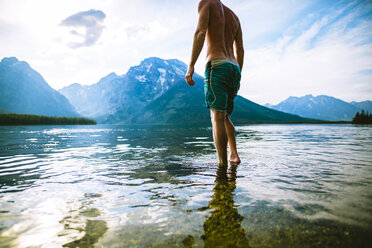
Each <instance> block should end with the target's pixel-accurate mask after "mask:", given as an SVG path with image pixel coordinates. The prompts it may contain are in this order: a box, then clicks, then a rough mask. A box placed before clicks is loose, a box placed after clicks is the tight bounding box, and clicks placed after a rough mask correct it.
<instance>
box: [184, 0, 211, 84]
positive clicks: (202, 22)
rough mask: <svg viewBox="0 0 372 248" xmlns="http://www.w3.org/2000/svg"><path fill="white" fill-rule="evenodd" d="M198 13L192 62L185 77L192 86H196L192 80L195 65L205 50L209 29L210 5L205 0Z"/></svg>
mask: <svg viewBox="0 0 372 248" xmlns="http://www.w3.org/2000/svg"><path fill="white" fill-rule="evenodd" d="M198 12H199V21H198V26H197V28H196V31H195V34H194V41H193V44H192V53H191V61H190V64H189V67H188V69H187V73H186V76H185V79H186V82H187V83H188V84H189V85H190V86H193V85H194V84H195V82H194V80H192V75H193V74H194V65H195V63H196V61H197V60H198V57H199V55H200V52H201V50H202V49H203V45H204V41H205V36H206V33H207V29H208V23H209V3H208V2H207V1H205V0H202V1H200V3H199V7H198Z"/></svg>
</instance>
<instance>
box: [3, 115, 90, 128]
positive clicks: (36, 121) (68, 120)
mask: <svg viewBox="0 0 372 248" xmlns="http://www.w3.org/2000/svg"><path fill="white" fill-rule="evenodd" d="M96 124H97V123H96V121H95V120H93V119H88V118H83V117H56V116H43V115H22V114H0V125H1V126H12V125H96Z"/></svg>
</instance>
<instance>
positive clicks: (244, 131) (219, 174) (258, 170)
mask: <svg viewBox="0 0 372 248" xmlns="http://www.w3.org/2000/svg"><path fill="white" fill-rule="evenodd" d="M237 143H238V150H239V152H240V157H241V159H242V163H241V164H240V165H239V166H238V167H237V168H232V167H230V168H224V167H220V168H218V166H217V164H216V161H217V158H216V154H215V150H214V146H213V140H212V133H211V128H210V127H190V128H180V127H146V126H132V127H128V126H120V125H96V126H14V127H0V235H1V236H0V247H48V248H49V247H62V246H63V247H93V246H95V247H370V246H369V245H370V244H371V242H372V127H371V126H355V125H347V124H343V125H341V124H340V125H320V124H319V125H314V124H301V125H290V124H288V125H287V124H286V125H246V126H239V127H237Z"/></svg>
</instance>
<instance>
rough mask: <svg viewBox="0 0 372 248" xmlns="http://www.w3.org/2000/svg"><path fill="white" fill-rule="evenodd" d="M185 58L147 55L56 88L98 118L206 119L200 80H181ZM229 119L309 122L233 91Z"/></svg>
mask: <svg viewBox="0 0 372 248" xmlns="http://www.w3.org/2000/svg"><path fill="white" fill-rule="evenodd" d="M186 70H187V66H186V64H185V63H183V62H181V61H179V60H175V59H170V60H163V59H160V58H155V57H152V58H148V59H145V60H143V61H142V62H141V63H140V64H139V65H137V66H133V67H131V68H130V69H129V70H128V72H127V73H126V74H124V75H121V76H118V75H116V74H109V75H108V76H106V77H104V78H102V79H101V80H100V81H99V82H98V83H96V84H94V85H91V86H81V85H79V84H72V85H70V86H68V87H65V88H63V89H61V90H60V92H61V93H62V94H64V95H65V96H66V97H67V98H68V99H69V100H70V102H71V103H72V104H73V105H74V106H75V107H76V109H77V110H78V111H79V113H81V114H83V115H85V116H88V117H93V118H95V119H97V121H98V122H101V123H102V122H103V123H126V124H135V123H137V124H145V123H146V124H156V123H157V124H165V123H167V124H193V123H194V124H195V123H210V117H209V110H208V109H207V108H206V106H205V100H204V93H203V91H204V79H203V77H201V76H199V75H197V74H195V75H194V80H195V82H196V85H195V86H193V87H190V86H188V85H187V84H186V82H185V79H184V76H185V74H186ZM232 118H233V119H234V120H235V121H238V122H304V121H314V120H308V119H304V118H301V117H299V116H295V115H291V114H287V113H282V112H279V111H275V110H272V109H269V108H266V107H263V106H261V105H258V104H255V103H253V102H251V101H249V100H247V99H245V98H243V97H240V96H238V97H237V99H236V101H235V111H234V113H233V115H232Z"/></svg>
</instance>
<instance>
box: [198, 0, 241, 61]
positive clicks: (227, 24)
mask: <svg viewBox="0 0 372 248" xmlns="http://www.w3.org/2000/svg"><path fill="white" fill-rule="evenodd" d="M202 2H203V1H202ZM205 2H209V3H206V4H208V5H209V12H210V14H209V25H208V30H207V35H206V39H207V46H208V48H207V61H211V60H214V59H229V60H231V61H236V62H238V61H237V59H236V58H235V55H234V41H235V40H239V41H241V39H238V38H241V29H240V23H239V19H238V17H237V16H236V15H235V14H234V12H233V11H232V10H230V9H229V8H228V7H226V6H225V5H223V4H222V3H221V2H220V1H213V0H209V1H208V0H207V1H205ZM239 35H240V37H238V36H239Z"/></svg>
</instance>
